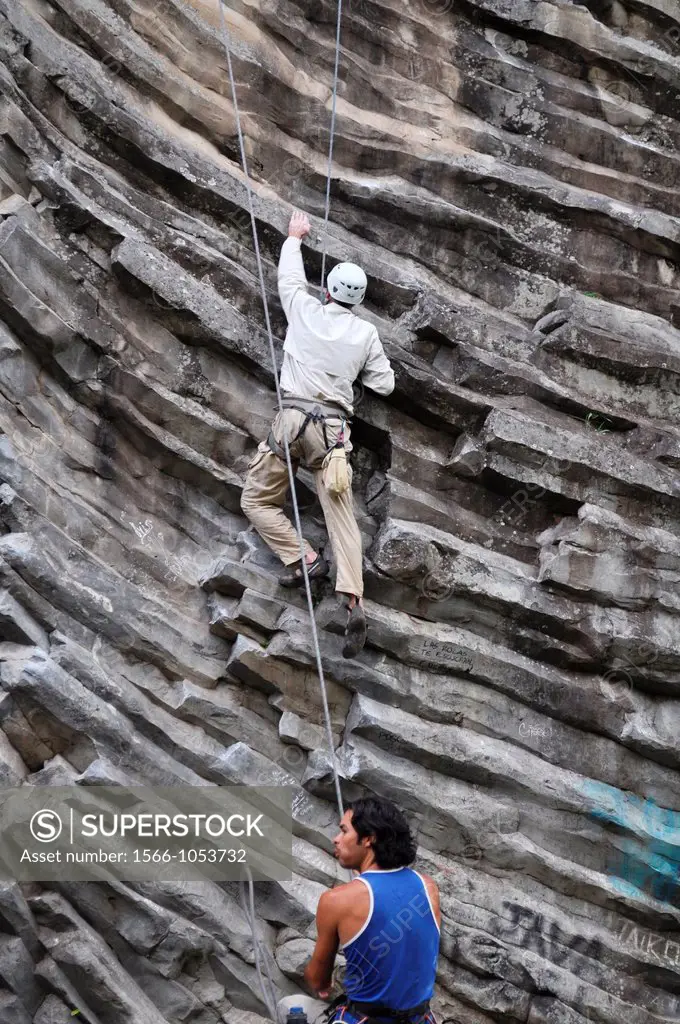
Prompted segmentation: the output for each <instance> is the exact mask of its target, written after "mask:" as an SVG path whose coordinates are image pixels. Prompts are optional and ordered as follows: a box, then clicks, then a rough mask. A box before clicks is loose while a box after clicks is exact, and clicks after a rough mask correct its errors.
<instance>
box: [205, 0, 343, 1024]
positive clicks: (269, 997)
mask: <svg viewBox="0 0 680 1024" xmlns="http://www.w3.org/2000/svg"><path fill="white" fill-rule="evenodd" d="M217 2H218V5H219V10H220V28H221V32H222V42H223V45H224V52H225V54H226V58H227V69H228V71H229V82H230V85H231V95H232V100H233V104H234V113H235V117H236V128H237V131H238V141H239V150H240V154H241V164H242V167H243V174H244V178H245V183H246V192H247V196H248V209H249V211H250V224H251V228H252V233H253V243H254V247H255V258H256V260H257V273H258V279H259V283H260V293H261V296H262V306H263V309H264V317H265V324H266V328H267V337H268V340H269V352H270V355H271V361H272V370H273V372H274V387H275V389H276V401H277V405H278V408H279V413H280V414H282V413H283V404H282V400H281V388H280V384H279V375H278V371H277V368H276V351H275V348H274V337H273V334H272V327H271V320H270V318H269V304H268V302H267V289H266V286H265V280H264V270H263V266H262V256H261V253H260V243H259V239H258V234H257V222H256V220H255V208H254V203H253V193H252V189H251V186H250V175H249V174H248V161H247V159H246V152H245V141H244V137H243V130H242V127H241V115H240V112H239V107H238V99H237V96H236V82H235V79H234V71H233V67H232V63H231V50H230V47H229V33H228V29H227V24H226V19H225V16H224V7H223V2H224V0H217ZM341 12H342V0H338V21H337V31H336V52H335V79H334V84H333V107H332V114H331V137H330V151H329V156H328V178H327V181H326V208H325V219H324V240H323V258H322V270H321V285H322V287H323V278H324V272H325V264H326V234H327V229H328V214H329V208H330V180H331V167H332V161H333V135H334V132H335V109H336V99H337V85H338V64H339V57H340V20H341ZM282 419H283V416H282ZM283 448H284V452H285V456H286V467H287V469H288V481H289V484H290V493H291V498H292V503H293V513H294V517H295V529H296V531H297V535H298V541H299V543H300V559H301V563H302V575H303V578H304V582H305V594H306V596H307V608H308V610H309V618H310V622H311V627H312V639H313V643H314V656H315V658H316V666H317V671H318V675H319V684H320V687H321V700H322V703H323V712H324V719H325V723H326V736H327V739H328V749H329V753H330V759H331V767H332V769H333V780H334V784H335V796H336V800H337V804H338V810H339V812H340V817H342V815H343V814H344V805H343V801H342V792H341V789H340V777H339V774H338V768H337V761H336V757H335V749H334V747H333V728H332V724H331V716H330V710H329V707H328V694H327V691H326V680H325V677H324V671H323V664H322V660H321V649H320V646H319V634H318V631H317V628H316V618H315V616H314V603H313V601H312V591H311V587H310V582H309V573H308V571H307V560H306V558H305V548H304V537H303V534H302V524H301V522H300V510H299V507H298V502H297V494H296V492H295V474H294V472H293V466H292V463H291V458H290V448H289V445H288V435H287V433H286V432H285V431H284V433H283ZM246 873H247V879H248V888H249V893H250V910H249V909H248V907H247V905H246V901H245V891H243V890H242V903H243V910H244V913H245V916H246V920H247V921H248V923H249V925H250V930H251V933H252V937H253V949H254V952H255V966H256V969H257V976H258V980H259V983H260V989H261V991H262V996H263V999H264V1002H265V1004H266V1006H267V1009H268V1011H269V1013H270V1014H271V1015H272V1020H273V1021H274V1022H275V1024H276V1000H275V997H274V993H273V989H274V985H273V982H272V977H271V973H270V971H269V962H268V960H267V957H266V955H265V954H264V952H263V950H262V949H261V947H260V942H259V939H258V937H257V934H256V928H255V896H254V882H253V877H252V874H251V872H250V869H249V868H246ZM260 958H261V959H262V963H263V964H264V967H265V971H266V974H267V981H268V986H267V985H265V980H264V977H263V975H262V970H261V966H260Z"/></svg>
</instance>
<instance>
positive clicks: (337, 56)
mask: <svg viewBox="0 0 680 1024" xmlns="http://www.w3.org/2000/svg"><path fill="white" fill-rule="evenodd" d="M341 22H342V0H338V20H337V25H336V27H335V71H334V73H333V103H332V107H331V138H330V144H329V147H328V175H327V177H326V210H325V213H324V219H323V245H322V250H323V255H322V257H321V283H320V285H319V288H320V290H321V298H323V293H324V284H323V283H324V279H325V277H326V239H327V236H328V213H329V210H330V205H331V171H332V168H333V139H334V137H335V109H336V106H337V100H338V67H339V65H340V26H341Z"/></svg>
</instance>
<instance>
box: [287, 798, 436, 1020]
mask: <svg viewBox="0 0 680 1024" xmlns="http://www.w3.org/2000/svg"><path fill="white" fill-rule="evenodd" d="M333 844H334V846H335V854H336V857H337V858H338V860H339V862H340V864H341V865H342V866H343V867H344V868H350V869H353V870H354V871H357V872H359V874H358V877H356V878H354V879H353V880H352V881H351V882H347V883H345V884H344V885H339V886H337V887H336V888H334V889H331V890H329V891H328V892H326V893H324V894H323V895H322V896H321V899H320V900H319V906H318V909H317V914H316V927H317V940H316V946H315V948H314V953H313V955H312V958H311V960H310V961H309V963H308V964H307V966H306V967H305V971H304V977H305V981H306V983H307V985H308V986H309V988H310V989H311V991H313V992H314V993H315V994H317V995H318V996H319V998H321V999H326V998H328V996H329V994H330V988H331V984H332V977H333V965H334V962H335V957H336V954H337V952H338V950H339V949H340V950H341V951H342V952H343V954H344V956H345V958H346V969H345V977H344V987H345V992H344V993H343V995H342V996H341V997H339V998H338V999H336V1000H335V1002H334V1003H332V1004H331V1006H330V1007H329V1009H328V1010H327V1011H326V1013H325V1020H326V1021H327V1022H328V1024H334V1022H340V1021H342V1022H343V1024H374V1022H376V1021H377V1022H379V1024H409V1022H410V1024H421V1022H424V1024H434V1017H433V1015H432V1011H431V1010H430V999H431V998H432V994H433V991H434V982H435V976H436V973H437V959H438V956H439V934H440V928H441V911H440V908H439V890H438V888H437V884H436V882H435V881H434V880H433V879H432V878H430V877H429V875H423V874H420V873H419V872H417V871H414V870H413V868H411V867H410V866H409V865H410V864H411V863H412V862H413V861H414V859H415V855H416V844H415V842H414V840H413V837H412V835H411V831H410V829H409V827H408V824H407V822H406V820H405V818H404V816H403V814H402V813H401V811H400V810H399V808H397V807H396V806H395V805H394V804H393V803H391V802H390V801H389V800H382V799H377V798H374V797H365V798H362V799H361V800H356V801H354V803H352V804H351V805H350V806H349V808H348V809H347V810H346V811H345V813H344V814H343V816H342V820H341V822H340V831H339V833H338V835H337V836H336V837H335V839H334V840H333ZM318 1005H319V1004H318V1003H315V1001H313V1000H310V999H309V998H308V997H306V996H304V995H296V996H285V997H284V998H283V999H281V1000H279V1003H278V1005H277V1015H278V1024H286V1015H287V1013H288V1011H290V1010H291V1009H292V1008H293V1007H300V1008H301V1009H302V1011H304V1012H305V1013H306V1014H307V1018H308V1024H315V1021H316V1022H317V1024H318V1022H319V1021H320V1020H321V1019H323V1018H322V1017H320V1016H319V1010H318ZM292 1019H293V1018H292V1017H291V1020H292ZM301 1024H303V1022H301Z"/></svg>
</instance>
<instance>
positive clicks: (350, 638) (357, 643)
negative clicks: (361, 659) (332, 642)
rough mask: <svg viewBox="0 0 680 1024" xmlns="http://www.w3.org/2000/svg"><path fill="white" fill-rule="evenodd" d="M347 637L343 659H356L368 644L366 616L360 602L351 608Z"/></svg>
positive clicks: (346, 630)
mask: <svg viewBox="0 0 680 1024" xmlns="http://www.w3.org/2000/svg"><path fill="white" fill-rule="evenodd" d="M348 607H349V606H348ZM345 636H346V637H347V640H346V641H345V646H344V647H343V649H342V656H343V658H355V657H356V656H357V654H358V653H359V651H362V650H363V649H364V644H365V643H366V616H365V615H364V609H363V607H362V605H361V604H359V602H358V601H356V603H355V604H354V605H353V606H352V607H349V615H348V617H347V626H346V627H345Z"/></svg>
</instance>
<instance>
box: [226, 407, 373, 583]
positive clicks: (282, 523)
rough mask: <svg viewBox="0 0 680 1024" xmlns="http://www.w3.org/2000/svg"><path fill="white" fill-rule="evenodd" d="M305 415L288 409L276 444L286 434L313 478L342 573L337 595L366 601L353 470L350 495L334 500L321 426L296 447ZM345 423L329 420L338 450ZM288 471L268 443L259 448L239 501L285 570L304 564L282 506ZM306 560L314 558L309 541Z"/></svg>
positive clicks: (311, 426) (276, 427) (279, 420)
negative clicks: (324, 466)
mask: <svg viewBox="0 0 680 1024" xmlns="http://www.w3.org/2000/svg"><path fill="white" fill-rule="evenodd" d="M304 418H305V414H304V413H303V412H300V411H299V410H298V409H284V410H283V412H282V413H279V414H278V415H277V417H276V419H275V420H274V424H273V426H272V430H273V432H274V440H275V441H276V442H277V443H278V444H280V445H283V431H284V430H285V431H286V436H287V438H288V443H289V448H290V457H291V461H293V469H295V468H296V467H295V460H297V461H299V462H302V463H303V464H304V465H305V466H306V467H307V468H308V469H310V470H312V471H313V473H314V480H315V483H316V489H317V492H318V495H319V501H320V502H321V508H322V509H323V514H324V518H325V520H326V527H327V529H328V536H329V537H330V542H331V547H332V548H333V555H334V557H335V562H336V565H337V568H338V572H337V579H336V583H335V589H336V590H337V591H339V592H341V593H344V594H356V596H357V597H363V593H364V584H363V576H362V551H361V534H360V533H359V527H358V526H357V521H356V519H355V517H354V504H353V500H352V467H351V466H349V465H348V467H347V469H348V470H349V480H350V486H349V489H348V490H346V491H345V493H344V494H341V495H340V496H339V497H332V496H331V495H330V494H329V493H328V491H327V490H326V488H325V487H324V484H323V473H322V471H321V464H322V462H323V460H324V457H325V455H326V446H325V443H324V436H323V425H322V424H321V423H313V422H312V421H311V420H310V422H309V423H308V424H307V429H306V430H305V432H304V433H303V434H302V435H301V436H300V437H299V438H298V439H297V441H295V442H294V443H291V442H292V439H293V438H294V437H295V435H296V434H297V432H298V430H299V429H300V427H301V426H302V423H303V421H304ZM341 425H342V420H341V419H340V418H339V417H338V418H337V419H335V418H328V419H326V435H327V437H328V444H329V445H333V444H335V442H336V440H337V438H338V435H339V433H340V427H341ZM351 450H352V444H351V442H350V440H349V429H348V427H347V425H345V451H346V452H350V451H351ZM288 485H289V480H288V467H287V466H286V461H285V459H281V458H279V456H278V455H274V453H273V452H272V450H271V449H270V447H269V445H268V444H267V442H266V441H262V443H261V444H260V445H258V448H257V453H256V454H255V457H254V458H253V459H252V461H251V462H250V465H249V466H248V473H247V476H246V482H245V484H244V487H243V494H242V495H241V508H242V509H243V511H244V513H245V515H246V516H247V517H248V519H249V520H250V522H251V523H252V524H253V526H254V527H255V529H256V530H257V532H258V533H259V535H260V536H261V537H262V540H263V541H264V542H265V543H266V544H268V545H269V547H270V548H271V549H272V551H275V552H276V554H277V555H278V556H279V558H280V559H281V561H282V562H283V564H284V565H291V564H292V563H293V562H297V561H298V560H299V558H300V542H299V540H298V535H297V531H296V530H295V528H294V527H293V525H292V523H291V522H290V521H289V520H288V519H287V518H286V516H285V515H284V514H283V504H284V502H285V500H286V495H287V493H288ZM304 548H305V554H307V553H311V552H313V550H314V549H313V548H312V547H311V545H310V544H309V543H308V542H307V541H306V540H305V542H304Z"/></svg>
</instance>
